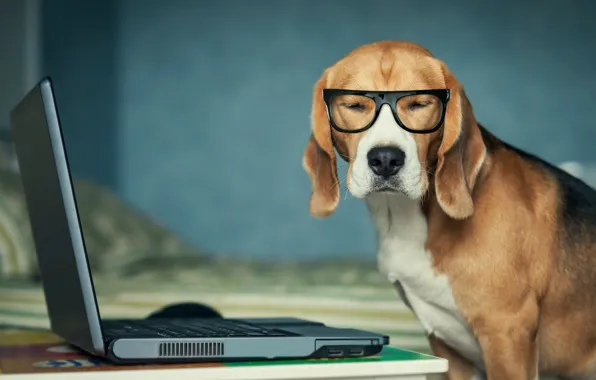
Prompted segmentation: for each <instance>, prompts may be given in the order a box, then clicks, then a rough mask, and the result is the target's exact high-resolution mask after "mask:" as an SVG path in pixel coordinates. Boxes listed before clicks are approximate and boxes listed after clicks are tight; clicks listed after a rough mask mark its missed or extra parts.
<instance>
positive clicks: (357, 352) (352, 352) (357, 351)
mask: <svg viewBox="0 0 596 380" xmlns="http://www.w3.org/2000/svg"><path fill="white" fill-rule="evenodd" d="M363 355H364V348H360V347H356V348H350V349H349V350H348V356H363Z"/></svg>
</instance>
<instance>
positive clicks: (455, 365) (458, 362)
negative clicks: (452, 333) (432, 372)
mask: <svg viewBox="0 0 596 380" xmlns="http://www.w3.org/2000/svg"><path fill="white" fill-rule="evenodd" d="M428 341H429V343H430V347H431V349H432V351H433V353H434V354H435V355H436V356H438V357H441V358H443V359H447V361H448V362H449V370H448V371H447V380H484V376H483V375H482V374H481V373H480V372H479V371H478V370H477V369H476V368H475V367H474V365H473V364H472V363H470V361H468V360H466V359H464V358H463V357H462V356H461V355H460V354H458V353H457V352H456V351H455V350H454V349H453V348H451V347H449V346H447V345H446V344H445V343H443V341H442V340H440V339H439V338H437V337H435V336H434V335H430V336H429V337H428Z"/></svg>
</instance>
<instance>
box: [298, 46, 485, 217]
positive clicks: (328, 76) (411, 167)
mask: <svg viewBox="0 0 596 380" xmlns="http://www.w3.org/2000/svg"><path fill="white" fill-rule="evenodd" d="M325 88H340V89H351V90H370V91H375V90H376V91H394V90H422V89H439V88H447V89H449V90H450V92H451V99H450V100H449V102H448V105H447V110H446V112H445V119H444V123H443V126H442V127H441V128H440V129H439V130H438V131H436V132H433V133H430V134H413V133H408V132H405V131H403V132H405V133H407V134H408V135H404V134H402V132H398V130H397V129H399V128H400V127H399V126H398V125H397V123H395V122H393V123H394V124H395V125H394V127H395V128H396V130H395V131H393V130H391V129H390V128H391V126H389V123H390V119H388V118H387V117H385V118H381V117H379V119H377V121H375V123H374V124H373V126H372V127H371V128H370V129H369V130H367V131H364V132H361V133H357V134H347V133H340V132H337V131H335V130H333V129H332V128H331V127H330V124H329V120H328V116H327V111H326V107H325V103H324V101H323V94H322V92H323V89H325ZM381 112H383V111H381ZM311 121H312V131H311V132H312V133H311V137H310V139H309V141H308V144H307V147H306V149H305V151H304V157H303V165H304V168H305V170H306V172H307V173H308V175H309V177H310V180H311V182H312V194H311V197H310V213H311V214H312V215H313V216H317V217H326V216H329V215H331V214H332V213H333V212H334V211H335V209H336V208H337V205H338V203H339V197H340V194H339V192H340V184H339V183H338V175H337V160H336V155H335V152H334V147H335V149H337V151H338V153H339V154H340V155H341V157H342V158H344V159H345V160H346V161H347V162H348V173H347V185H348V189H349V190H350V192H351V193H352V194H353V195H354V196H355V197H358V198H363V197H366V196H369V195H370V194H373V193H374V192H376V191H377V190H378V189H376V188H375V187H374V186H373V185H372V183H373V181H374V178H373V174H371V173H369V172H367V171H366V168H365V166H366V165H365V164H364V163H363V162H364V161H363V160H365V159H366V158H365V156H366V154H367V152H368V151H369V150H370V149H371V147H374V146H380V145H386V144H393V143H396V144H397V145H401V146H400V148H401V149H403V150H405V151H406V164H405V165H404V167H403V169H402V170H401V171H402V172H404V173H403V174H402V177H403V178H402V179H400V180H399V181H401V182H400V183H397V182H396V185H395V187H396V189H399V191H400V192H402V193H404V194H405V195H407V196H409V197H410V198H415V199H421V198H422V197H423V196H424V195H425V194H426V193H427V192H428V190H429V184H432V183H434V191H433V193H434V194H435V195H436V199H437V202H438V203H439V205H440V206H441V208H442V209H443V211H444V212H445V213H446V214H447V215H449V216H450V217H452V218H455V219H463V218H466V217H468V216H470V215H471V214H472V213H473V212H474V204H473V200H472V190H473V189H474V185H475V183H476V178H477V176H478V174H479V171H480V169H481V167H482V163H483V161H484V157H485V155H486V148H485V146H484V143H483V141H482V137H481V134H480V130H479V128H478V126H477V123H476V120H475V118H474V114H473V112H472V106H471V104H470V102H469V101H468V98H467V97H466V95H465V92H464V90H463V87H462V85H461V84H460V83H459V82H458V81H457V80H456V79H455V77H454V76H453V74H452V73H451V72H450V71H449V70H448V68H447V66H446V65H445V64H444V63H443V62H441V61H440V60H438V59H436V58H434V57H433V56H432V55H431V53H430V52H429V51H428V50H426V49H425V48H423V47H421V46H419V45H416V44H413V43H410V42H403V41H383V42H377V43H373V44H369V45H365V46H362V47H359V48H357V49H355V50H354V51H352V52H351V53H349V54H348V55H347V56H345V57H344V58H342V59H341V60H339V61H338V62H337V63H336V64H334V65H333V66H331V67H329V68H328V69H326V70H325V72H324V73H323V75H322V76H321V78H320V79H319V80H318V82H317V83H316V85H315V86H314V90H313V100H312V115H311ZM379 131H380V132H379ZM391 134H393V135H391ZM406 171H407V173H406ZM429 172H431V174H430V177H429ZM433 175H434V178H433ZM396 181H397V180H396Z"/></svg>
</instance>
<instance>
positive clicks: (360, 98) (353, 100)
mask: <svg viewBox="0 0 596 380" xmlns="http://www.w3.org/2000/svg"><path fill="white" fill-rule="evenodd" d="M449 96H450V93H449V90H448V89H435V90H412V91H363V90H346V89H335V88H326V89H324V90H323V100H324V101H325V105H326V107H327V117H328V118H329V123H330V124H331V126H332V127H333V128H334V129H335V130H337V131H339V132H343V133H359V132H364V131H366V130H367V129H369V128H370V127H371V126H372V125H373V124H374V123H375V121H376V120H377V118H378V117H379V113H380V111H381V107H382V106H383V105H384V104H388V105H389V107H391V111H392V112H393V117H394V119H395V121H396V122H397V124H399V126H400V127H402V128H403V129H405V130H406V131H408V132H411V133H432V132H435V131H436V130H438V129H439V128H440V127H441V125H442V124H443V121H444V119H445V110H446V109H447V102H448V101H449Z"/></svg>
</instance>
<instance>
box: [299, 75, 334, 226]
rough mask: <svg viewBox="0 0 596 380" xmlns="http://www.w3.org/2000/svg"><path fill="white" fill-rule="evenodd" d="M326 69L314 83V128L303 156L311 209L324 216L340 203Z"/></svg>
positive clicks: (312, 212) (329, 213)
mask: <svg viewBox="0 0 596 380" xmlns="http://www.w3.org/2000/svg"><path fill="white" fill-rule="evenodd" d="M326 80H327V75H326V73H323V75H322V77H321V79H319V81H318V82H317V83H316V84H315V86H314V90H313V99H312V111H311V124H312V127H311V128H312V131H311V135H310V138H309V140H308V144H307V146H306V149H305V151H304V157H303V158H302V166H303V167H304V170H306V173H308V177H309V178H310V181H311V184H312V194H311V196H310V204H309V209H310V213H311V215H313V216H316V217H319V218H324V217H327V216H329V215H331V214H332V213H333V212H334V211H335V209H336V208H337V204H338V203H339V185H338V180H337V162H336V156H335V151H334V149H333V142H332V140H331V128H330V126H329V120H328V119H327V111H326V108H325V102H324V101H323V89H324V88H325V85H326Z"/></svg>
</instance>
